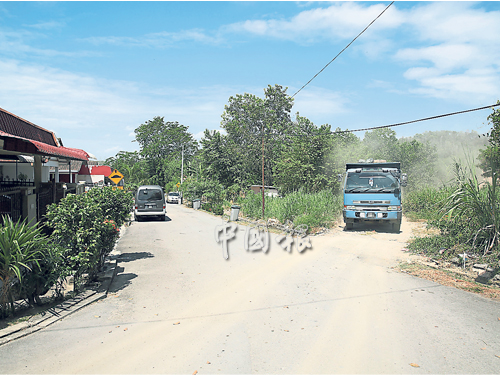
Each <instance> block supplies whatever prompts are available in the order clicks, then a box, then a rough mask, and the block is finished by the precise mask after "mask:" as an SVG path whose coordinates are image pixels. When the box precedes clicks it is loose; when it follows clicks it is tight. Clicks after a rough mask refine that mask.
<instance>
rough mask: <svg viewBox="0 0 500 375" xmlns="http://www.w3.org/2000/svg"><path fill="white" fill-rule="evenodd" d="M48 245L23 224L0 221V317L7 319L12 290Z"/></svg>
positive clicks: (37, 232)
mask: <svg viewBox="0 0 500 375" xmlns="http://www.w3.org/2000/svg"><path fill="white" fill-rule="evenodd" d="M46 244H47V239H46V237H45V236H44V235H43V234H42V233H41V230H40V229H39V228H36V227H31V226H29V225H28V224H27V223H26V220H24V221H22V222H13V221H12V219H11V218H10V217H8V216H4V217H3V227H0V282H1V284H0V306H1V307H2V315H6V312H7V303H8V302H10V303H11V308H12V311H13V309H14V298H13V295H12V288H13V286H14V285H16V283H18V282H21V281H22V274H23V271H25V270H27V271H31V267H32V266H33V265H37V264H38V261H39V260H40V256H41V255H42V252H43V249H44V247H45V246H46Z"/></svg>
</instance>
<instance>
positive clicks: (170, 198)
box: [167, 191, 182, 204]
mask: <svg viewBox="0 0 500 375" xmlns="http://www.w3.org/2000/svg"><path fill="white" fill-rule="evenodd" d="M167 203H177V204H179V203H182V197H181V193H179V192H175V191H171V192H170V193H168V195H167Z"/></svg>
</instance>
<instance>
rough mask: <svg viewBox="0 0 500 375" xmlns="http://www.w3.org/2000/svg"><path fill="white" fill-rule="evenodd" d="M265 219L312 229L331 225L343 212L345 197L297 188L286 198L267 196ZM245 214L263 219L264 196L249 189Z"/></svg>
mask: <svg viewBox="0 0 500 375" xmlns="http://www.w3.org/2000/svg"><path fill="white" fill-rule="evenodd" d="M264 203H265V211H264V217H265V219H266V220H267V219H270V218H271V219H276V220H278V221H279V222H280V223H286V222H287V221H290V222H292V223H293V224H294V225H295V226H297V225H301V224H306V225H307V226H308V227H309V228H314V227H330V226H331V225H332V224H333V223H334V222H335V221H336V220H337V219H338V218H339V217H340V214H341V212H342V204H343V203H342V196H341V195H338V194H334V193H332V192H331V191H328V190H324V191H320V192H318V193H305V192H304V191H297V192H293V193H290V194H287V195H286V196H285V197H282V198H279V197H268V196H266V197H265V200H264ZM241 209H242V211H243V214H244V215H245V216H247V217H250V218H253V219H261V218H262V195H261V194H254V193H253V192H248V193H247V194H246V197H245V198H244V199H242V200H241Z"/></svg>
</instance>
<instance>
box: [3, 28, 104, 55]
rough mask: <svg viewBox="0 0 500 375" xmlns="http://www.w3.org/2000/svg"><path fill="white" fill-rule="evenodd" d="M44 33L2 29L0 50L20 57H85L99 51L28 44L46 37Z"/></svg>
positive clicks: (4, 53) (5, 53)
mask: <svg viewBox="0 0 500 375" xmlns="http://www.w3.org/2000/svg"><path fill="white" fill-rule="evenodd" d="M44 37H45V36H44V35H43V34H39V33H37V32H30V31H26V30H23V31H15V32H12V31H2V30H0V51H1V53H2V55H4V56H12V57H15V58H20V57H21V56H29V57H30V58H32V57H33V56H43V57H56V56H66V57H83V56H96V55H98V53H95V52H89V51H77V52H66V51H57V50H54V49H47V48H35V47H32V46H30V45H29V44H28V42H29V41H32V40H35V39H38V38H44Z"/></svg>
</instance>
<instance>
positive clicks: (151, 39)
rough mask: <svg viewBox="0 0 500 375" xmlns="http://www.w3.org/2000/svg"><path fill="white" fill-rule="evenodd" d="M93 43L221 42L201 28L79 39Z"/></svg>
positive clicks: (162, 44)
mask: <svg viewBox="0 0 500 375" xmlns="http://www.w3.org/2000/svg"><path fill="white" fill-rule="evenodd" d="M81 40H82V41H87V42H89V43H92V44H94V45H103V44H110V45H117V46H133V47H150V48H168V47H173V46H175V45H177V44H178V43H180V42H197V43H203V44H210V45H218V44H221V43H222V42H223V39H222V38H221V37H220V36H219V35H217V34H216V35H215V36H211V35H209V34H208V33H206V32H205V31H203V30H201V29H191V30H183V31H179V32H175V33H172V32H166V31H164V32H159V33H151V34H146V35H143V36H139V37H117V36H104V37H90V38H84V39H81Z"/></svg>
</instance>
